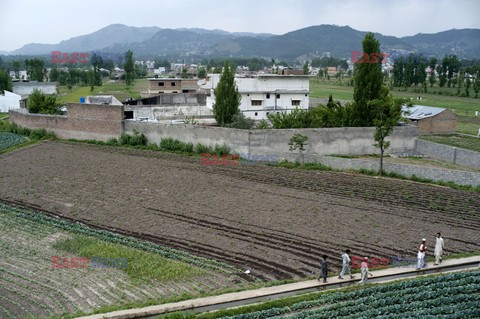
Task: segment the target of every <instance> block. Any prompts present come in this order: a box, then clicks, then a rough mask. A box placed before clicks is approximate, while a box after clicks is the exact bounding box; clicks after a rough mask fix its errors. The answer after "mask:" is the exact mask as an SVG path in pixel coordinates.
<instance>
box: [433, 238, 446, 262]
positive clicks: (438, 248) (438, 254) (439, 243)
mask: <svg viewBox="0 0 480 319" xmlns="http://www.w3.org/2000/svg"><path fill="white" fill-rule="evenodd" d="M443 247H444V246H443V238H442V235H441V234H440V233H437V238H436V242H435V251H434V254H435V263H434V265H438V264H439V263H441V262H442V255H443Z"/></svg>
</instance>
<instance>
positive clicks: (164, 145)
mask: <svg viewBox="0 0 480 319" xmlns="http://www.w3.org/2000/svg"><path fill="white" fill-rule="evenodd" d="M160 149H161V150H164V151H170V152H181V153H193V144H192V143H184V142H181V141H179V140H176V139H173V138H165V139H162V140H161V141H160Z"/></svg>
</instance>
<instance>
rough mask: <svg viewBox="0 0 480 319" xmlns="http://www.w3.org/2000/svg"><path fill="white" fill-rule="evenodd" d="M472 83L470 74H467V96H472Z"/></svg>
mask: <svg viewBox="0 0 480 319" xmlns="http://www.w3.org/2000/svg"><path fill="white" fill-rule="evenodd" d="M471 85H472V80H470V74H468V75H467V79H466V80H465V95H466V96H467V97H469V96H470V86H471Z"/></svg>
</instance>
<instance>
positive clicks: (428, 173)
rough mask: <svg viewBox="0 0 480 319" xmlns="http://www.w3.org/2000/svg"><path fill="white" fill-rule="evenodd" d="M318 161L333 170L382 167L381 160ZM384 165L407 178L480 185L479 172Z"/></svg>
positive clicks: (375, 168)
mask: <svg viewBox="0 0 480 319" xmlns="http://www.w3.org/2000/svg"><path fill="white" fill-rule="evenodd" d="M317 161H318V162H320V163H322V164H325V165H327V166H330V167H332V168H336V169H341V170H349V169H352V170H359V169H361V168H365V169H369V170H373V171H378V169H379V166H380V163H379V160H377V161H373V160H364V159H348V158H340V157H331V156H322V157H320V158H317ZM383 165H384V166H383V168H384V170H385V171H386V172H394V173H397V174H400V175H403V176H407V177H411V176H413V175H415V176H417V177H422V178H427V179H431V180H434V181H444V182H448V181H450V182H454V183H456V184H459V185H472V186H478V185H480V173H477V172H467V171H457V170H451V169H444V168H435V167H428V166H421V165H408V164H398V163H385V162H384V163H383Z"/></svg>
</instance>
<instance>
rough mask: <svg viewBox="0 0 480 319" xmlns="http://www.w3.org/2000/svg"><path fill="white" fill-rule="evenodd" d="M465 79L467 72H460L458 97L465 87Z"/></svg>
mask: <svg viewBox="0 0 480 319" xmlns="http://www.w3.org/2000/svg"><path fill="white" fill-rule="evenodd" d="M464 79H465V72H464V71H463V70H460V72H458V75H457V85H458V86H457V95H460V92H461V90H462V87H463V80H464Z"/></svg>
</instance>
